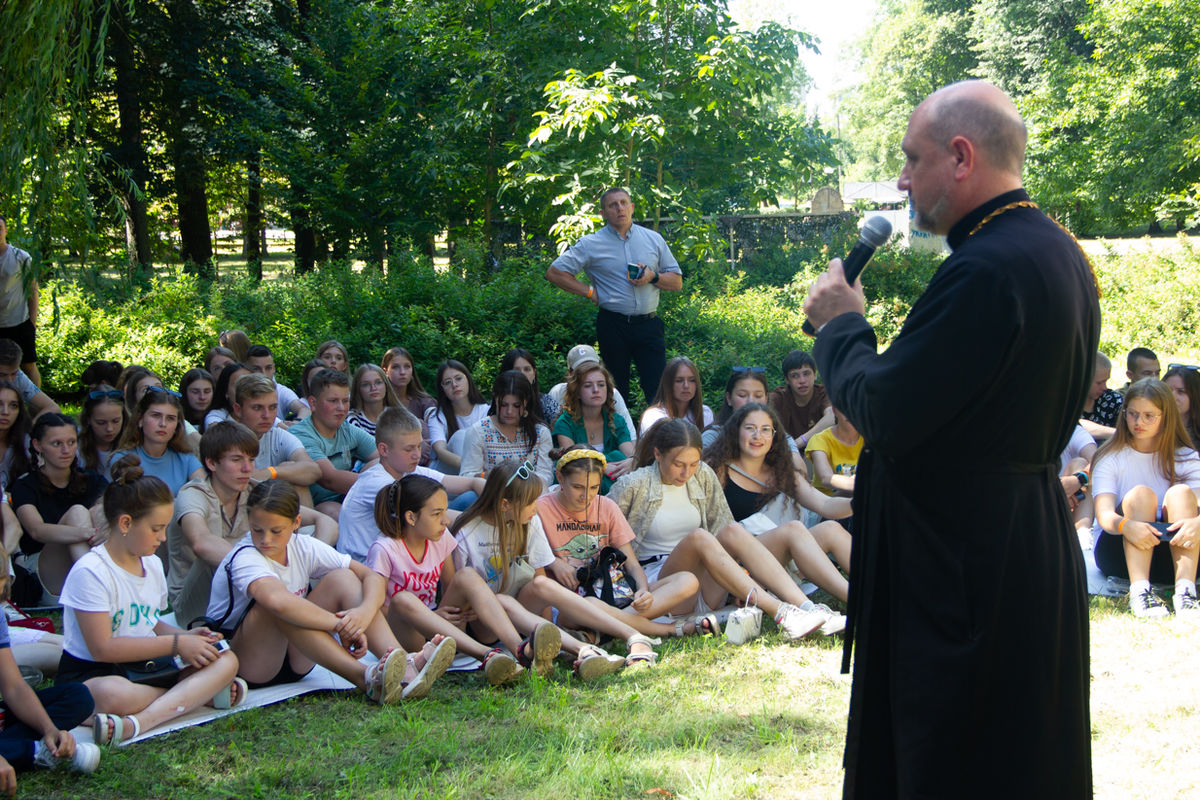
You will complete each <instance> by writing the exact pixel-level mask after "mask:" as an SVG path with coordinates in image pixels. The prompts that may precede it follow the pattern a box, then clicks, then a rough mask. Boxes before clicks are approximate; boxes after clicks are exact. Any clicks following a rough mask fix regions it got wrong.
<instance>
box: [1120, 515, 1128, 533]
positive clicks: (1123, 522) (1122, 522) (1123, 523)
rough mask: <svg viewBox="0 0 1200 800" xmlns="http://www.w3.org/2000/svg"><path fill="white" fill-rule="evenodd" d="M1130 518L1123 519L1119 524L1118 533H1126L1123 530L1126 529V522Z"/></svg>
mask: <svg viewBox="0 0 1200 800" xmlns="http://www.w3.org/2000/svg"><path fill="white" fill-rule="evenodd" d="M1128 519H1129V517H1121V521H1120V522H1118V523H1117V533H1124V531H1122V530H1121V529H1122V528H1124V527H1125V522H1126V520H1128Z"/></svg>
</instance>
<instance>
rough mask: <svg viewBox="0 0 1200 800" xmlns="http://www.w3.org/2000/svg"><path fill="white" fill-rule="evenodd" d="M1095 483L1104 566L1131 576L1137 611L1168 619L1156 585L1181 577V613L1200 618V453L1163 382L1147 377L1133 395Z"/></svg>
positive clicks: (1177, 603)
mask: <svg viewBox="0 0 1200 800" xmlns="http://www.w3.org/2000/svg"><path fill="white" fill-rule="evenodd" d="M1091 483H1092V492H1093V503H1094V504H1095V507H1096V526H1095V530H1094V535H1095V536H1096V541H1095V548H1094V549H1095V556H1096V566H1097V567H1099V568H1100V571H1101V572H1102V573H1104V574H1105V575H1109V576H1117V577H1128V578H1129V606H1130V610H1131V611H1133V614H1134V616H1138V617H1165V616H1167V615H1168V614H1169V613H1170V612H1169V611H1168V609H1167V606H1166V604H1165V603H1164V602H1163V601H1162V600H1161V599H1160V598H1159V597H1158V596H1157V595H1156V594H1155V592H1154V590H1153V589H1152V588H1151V586H1150V582H1151V581H1152V580H1153V581H1154V582H1155V583H1170V582H1171V581H1172V579H1174V583H1175V595H1174V598H1173V604H1174V607H1175V613H1176V614H1178V615H1180V616H1186V617H1189V618H1200V604H1198V603H1197V601H1196V561H1197V552H1198V550H1200V548H1198V545H1200V516H1198V512H1197V501H1196V492H1197V491H1198V490H1200V456H1197V454H1196V451H1195V450H1193V449H1192V443H1191V439H1190V438H1189V437H1188V434H1187V430H1186V429H1185V428H1184V426H1183V421H1182V420H1181V419H1180V416H1179V408H1178V406H1177V405H1176V404H1175V399H1174V398H1173V397H1172V395H1171V390H1170V389H1169V388H1168V387H1167V385H1166V384H1164V383H1163V382H1162V381H1160V380H1158V379H1156V378H1143V379H1142V380H1140V381H1138V382H1137V383H1135V384H1133V385H1132V386H1130V387H1129V389H1128V390H1127V391H1126V392H1125V402H1124V404H1123V405H1122V407H1121V414H1120V415H1119V416H1118V417H1117V424H1116V430H1115V432H1114V433H1113V435H1112V438H1110V439H1109V440H1108V441H1107V442H1105V443H1104V446H1103V447H1101V448H1100V449H1099V451H1097V453H1096V457H1095V460H1094V461H1093V465H1092V478H1091ZM1164 523H1166V524H1164ZM1106 534H1107V535H1106Z"/></svg>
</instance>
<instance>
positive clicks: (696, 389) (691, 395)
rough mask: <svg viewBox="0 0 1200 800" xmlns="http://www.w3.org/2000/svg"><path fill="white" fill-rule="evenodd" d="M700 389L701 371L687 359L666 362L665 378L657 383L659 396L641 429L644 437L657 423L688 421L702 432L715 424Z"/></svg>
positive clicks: (644, 415)
mask: <svg viewBox="0 0 1200 800" xmlns="http://www.w3.org/2000/svg"><path fill="white" fill-rule="evenodd" d="M702 391H703V390H702V388H701V386H700V370H698V369H696V365H695V364H694V363H692V360H691V359H690V358H688V357H686V356H678V357H677V358H672V359H671V360H670V361H668V362H667V366H666V367H664V368H663V373H662V378H661V379H660V380H659V382H658V394H656V395H654V402H652V403H651V404H650V405H649V406H647V408H646V411H645V412H644V413H643V414H642V421H641V424H640V425H639V426H638V427H639V428H640V429H641V431H642V433H643V434H644V433H645V432H646V431H648V430H650V428H651V427H653V425H654V423H656V422H658V421H659V420H663V419H686V420H687V421H688V422H690V423H692V424H693V425H695V426H696V427H697V428H700V429H701V430H703V429H704V428H707V427H708V426H709V425H711V424H712V421H713V412H712V409H711V408H709V407H708V406H706V405H704V396H703V394H702Z"/></svg>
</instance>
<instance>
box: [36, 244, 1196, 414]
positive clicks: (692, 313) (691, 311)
mask: <svg viewBox="0 0 1200 800" xmlns="http://www.w3.org/2000/svg"><path fill="white" fill-rule="evenodd" d="M830 249H833V248H832V247H830V246H826V247H804V248H801V247H795V248H793V247H789V246H788V245H784V246H781V247H780V248H779V249H778V251H776V252H774V253H773V254H772V255H771V257H770V261H771V268H770V270H769V271H770V272H771V273H772V275H771V276H770V279H768V278H767V276H765V275H764V274H762V273H761V272H760V273H747V272H738V273H737V274H732V275H731V274H728V272H727V271H725V270H722V269H720V265H717V264H706V265H703V266H700V265H686V264H685V265H684V271H685V274H686V275H687V276H688V282H687V284H686V287H687V291H686V292H683V293H664V295H663V302H662V305H661V311H662V314H663V316H664V318H665V321H666V325H667V332H668V336H667V348H668V352H669V354H677V353H683V354H687V355H689V356H690V357H691V358H693V359H694V360H695V361H696V362H697V363H698V364H700V365H701V368H702V369H703V371H704V378H705V387H704V388H705V393H706V395H707V397H708V399H709V400H710V403H709V404H710V405H715V402H713V401H716V400H717V399H718V398H719V392H720V388H721V386H722V385H723V382H724V378H725V376H726V375H727V374H728V369H729V367H731V366H733V365H735V364H737V365H756V366H763V367H766V368H767V372H768V376H769V378H770V380H771V383H772V384H775V383H777V382H778V381H779V380H781V378H782V376H781V374H780V372H779V362H780V360H781V358H782V356H783V355H784V354H785V353H786V352H787V351H788V350H790V349H792V348H794V347H805V348H807V347H809V346H810V345H811V340H809V339H807V338H805V337H804V336H803V335H802V334H800V332H799V330H800V324H801V322H802V321H803V312H802V311H801V304H802V303H803V300H804V296H805V293H806V291H807V287H808V285H809V283H811V281H812V280H813V278H814V277H815V276H816V275H817V274H818V272H819V271H820V270H821V269H823V268H824V264H825V260H826V258H827V257H828V250H830ZM939 260H940V259H939V258H937V257H935V256H930V255H927V254H918V253H910V252H909V251H906V250H900V249H896V248H892V247H887V248H883V249H881V250H880V252H879V253H878V254H877V255H876V257H875V258H874V259H873V260H872V261H871V264H870V266H869V267H868V272H867V273H866V275H867V278H868V280H867V286H866V289H867V297H868V302H869V309H868V316H869V318H870V320H871V322H872V324H874V325H875V326H876V329H877V330H878V331H879V334H880V340H881V343H886V342H887V341H889V340H890V339H891V338H893V337H894V336H895V335H896V334H897V333H898V331H899V329H900V326H901V325H902V324H903V321H904V318H905V315H906V314H907V312H908V309H909V307H910V306H911V304H912V302H913V300H914V299H915V298H916V297H917V296H918V295H919V294H920V292H921V290H922V288H923V287H924V286H925V284H926V283H927V282H928V281H929V278H930V276H931V275H932V273H933V270H934V269H935V268H936V265H937V263H938V261H939ZM788 262H790V264H791V267H790V270H791V271H790V272H788V271H787V270H784V269H783V268H782V265H783V264H786V263H788ZM391 263H392V264H393V265H394V266H392V267H391V268H390V270H389V272H388V273H387V274H384V273H381V272H378V271H375V270H363V271H360V272H356V271H354V270H352V269H350V268H349V267H347V266H345V265H340V266H339V265H333V266H326V267H324V268H323V269H321V270H319V271H317V272H314V273H310V274H307V275H304V276H300V277H298V278H286V279H281V280H278V281H264V282H262V283H261V284H256V283H254V282H252V281H250V280H249V279H245V278H243V279H223V280H222V281H220V282H218V283H215V284H213V285H211V286H206V285H204V284H201V283H200V282H198V281H197V279H196V278H194V277H193V276H190V275H184V274H182V273H179V274H166V275H163V276H160V277H159V278H157V279H156V280H155V281H154V282H153V283H152V285H150V286H149V287H146V288H142V289H130V288H129V287H124V288H123V289H121V290H120V291H111V292H105V291H103V290H97V289H88V290H85V289H83V288H81V287H80V286H79V285H77V284H75V283H71V282H68V281H62V280H60V281H51V282H48V283H47V285H46V286H44V287H43V298H44V301H43V305H44V306H45V307H46V311H45V313H43V314H42V317H41V320H40V330H39V350H40V353H41V359H42V367H43V375H44V377H45V383H46V388H47V389H48V390H49V391H50V392H52V393H56V394H70V393H73V392H76V391H78V389H79V388H80V387H79V386H78V384H77V383H76V379H77V376H78V375H79V374H80V372H81V371H82V370H83V368H84V367H85V366H87V364H88V363H89V362H90V361H92V360H93V359H97V358H111V359H115V360H118V361H121V362H122V363H143V364H146V365H147V366H149V367H151V368H152V369H154V370H156V371H158V372H159V373H160V374H161V375H162V376H163V378H164V380H165V381H166V383H167V384H168V385H173V384H175V383H177V382H178V380H179V377H180V376H181V375H182V374H183V372H184V371H185V370H187V369H188V368H189V367H191V366H192V365H194V364H198V363H200V362H201V360H202V358H203V355H204V352H205V350H206V349H207V348H208V347H209V346H210V345H211V344H213V343H214V342H215V340H216V336H217V333H218V331H219V330H220V329H221V328H227V327H236V328H242V329H244V330H245V331H246V332H247V333H248V334H249V335H250V338H251V340H253V341H256V342H263V343H265V344H268V345H270V347H271V348H272V349H273V350H274V351H275V353H276V360H277V362H278V364H279V367H280V373H281V378H280V379H281V380H283V381H286V382H289V383H295V381H296V379H297V377H298V373H299V369H300V367H301V365H302V364H303V363H304V361H306V360H307V359H308V358H311V357H312V355H313V353H314V352H315V351H316V347H317V345H318V344H319V343H320V342H322V341H323V340H325V339H330V338H336V339H338V340H339V341H341V342H342V343H343V344H345V345H346V346H347V348H348V349H349V351H350V355H351V360H352V362H354V363H359V362H361V361H375V362H377V361H378V360H379V359H380V357H381V356H382V354H383V352H384V350H386V349H387V348H388V347H390V346H392V345H396V344H400V345H403V346H405V347H407V348H408V349H409V350H410V351H412V352H413V353H414V354H415V355H416V356H417V358H418V364H417V368H418V371H419V373H420V375H421V378H422V380H423V381H424V382H425V383H426V386H427V387H428V386H430V385H432V380H433V373H434V371H435V369H436V367H437V364H438V363H439V362H440V361H442V360H444V359H446V358H457V359H459V360H461V361H463V362H464V363H466V364H467V365H468V366H469V367H470V368H471V369H472V370H473V371H475V372H476V373H477V375H479V376H480V383H481V384H483V388H484V391H485V392H486V385H487V383H488V382H489V381H490V380H491V378H492V376H494V374H495V371H496V369H497V367H498V366H499V361H500V358H501V357H502V355H503V353H504V351H505V350H507V349H508V348H509V347H511V346H513V345H514V344H520V345H521V346H523V347H526V348H527V349H529V350H531V351H532V352H533V353H534V354H535V356H536V357H537V358H538V363H539V366H540V368H541V373H542V382H543V383H544V384H545V385H547V386H548V385H550V384H552V383H554V382H556V381H557V380H560V379H561V377H560V376H561V373H562V371H563V369H564V366H565V365H564V359H563V356H562V354H563V352H565V350H566V349H567V348H569V347H570V346H571V345H573V344H576V343H578V342H590V341H594V336H595V334H594V328H593V320H594V317H595V312H594V310H593V307H592V306H591V304H590V303H588V302H586V301H584V300H582V299H579V298H572V297H567V296H566V295H565V294H563V293H562V292H561V291H559V290H558V289H556V288H554V287H553V286H551V285H550V284H549V283H547V282H546V281H545V279H544V278H543V273H544V272H545V267H546V261H545V260H544V259H541V258H533V257H531V258H528V259H522V258H514V259H510V260H508V261H506V262H505V263H504V264H503V265H502V266H501V267H500V268H499V269H498V270H496V271H495V272H491V273H482V274H481V273H477V272H472V273H471V275H470V277H469V278H467V279H464V278H463V277H461V276H460V275H459V274H456V273H455V272H453V271H446V270H435V269H434V268H433V267H432V266H431V265H430V263H429V261H428V260H427V259H425V258H423V257H416V256H413V257H411V258H394V259H392V260H391ZM748 266H750V267H751V269H753V266H754V265H753V264H751V265H748ZM1096 267H1097V271H1098V274H1099V279H1100V285H1101V288H1102V290H1103V292H1104V297H1103V299H1102V301H1101V306H1102V308H1103V311H1104V329H1103V332H1102V341H1101V346H1102V349H1103V350H1104V351H1105V352H1107V353H1108V354H1109V355H1111V356H1114V360H1115V361H1117V362H1118V363H1120V362H1121V361H1122V360H1123V358H1124V354H1125V352H1127V351H1128V350H1129V348H1131V347H1133V346H1135V345H1146V346H1149V347H1151V348H1154V349H1155V350H1156V351H1158V353H1159V355H1160V357H1161V358H1162V359H1163V363H1164V364H1165V363H1166V361H1167V360H1168V359H1170V360H1187V361H1188V362H1189V363H1195V362H1196V360H1198V357H1197V354H1198V353H1200V346H1198V345H1197V343H1196V341H1195V339H1194V334H1193V332H1194V331H1195V330H1196V329H1197V327H1200V294H1197V293H1196V292H1195V291H1194V290H1193V287H1195V286H1197V285H1200V254H1197V253H1196V252H1195V251H1194V250H1193V249H1191V248H1187V247H1186V246H1185V248H1184V250H1183V251H1181V252H1179V253H1178V254H1174V255H1172V256H1157V257H1153V258H1150V257H1144V256H1137V257H1131V258H1127V257H1121V256H1118V255H1116V254H1114V253H1109V254H1108V255H1106V256H1104V257H1101V258H1099V259H1096ZM50 306H53V308H51V307H50ZM1121 371H1122V370H1121V369H1120V368H1119V367H1118V368H1116V369H1115V370H1114V372H1115V373H1116V374H1117V375H1119V374H1120V372H1121Z"/></svg>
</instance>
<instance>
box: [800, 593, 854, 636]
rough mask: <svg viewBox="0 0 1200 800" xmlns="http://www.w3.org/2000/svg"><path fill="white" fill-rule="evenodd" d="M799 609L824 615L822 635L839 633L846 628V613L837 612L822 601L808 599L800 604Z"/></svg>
mask: <svg viewBox="0 0 1200 800" xmlns="http://www.w3.org/2000/svg"><path fill="white" fill-rule="evenodd" d="M800 610H801V611H808V612H810V613H811V612H816V613H818V614H824V615H825V622H823V623H822V624H821V635H822V636H833V635H834V634H835V633H841V632H842V631H844V630H846V615H845V614H839V613H837V612H836V611H834V610H833V609H832V608H830V607H829V606H827V605H825V604H824V603H814V602H813V601H812V600H809V601H808V602H806V603H805V604H804V605H802V606H800Z"/></svg>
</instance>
